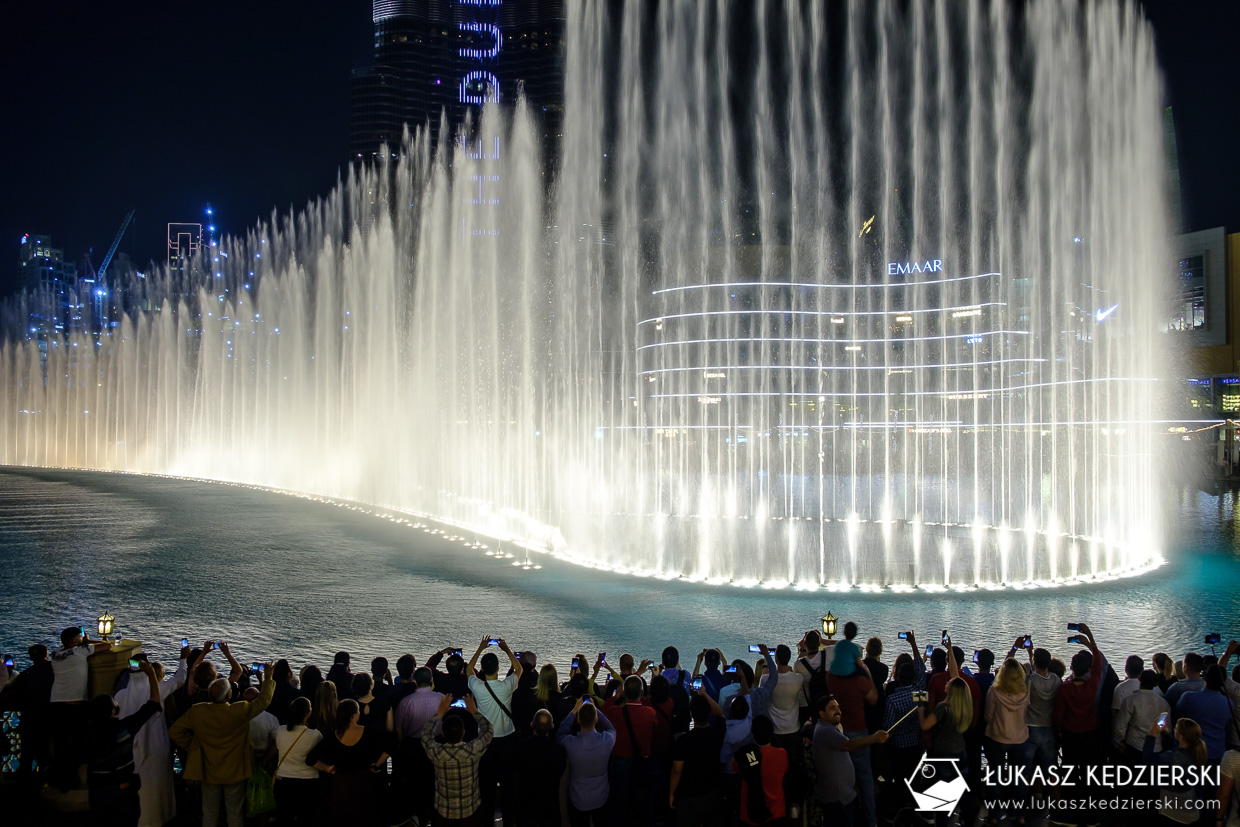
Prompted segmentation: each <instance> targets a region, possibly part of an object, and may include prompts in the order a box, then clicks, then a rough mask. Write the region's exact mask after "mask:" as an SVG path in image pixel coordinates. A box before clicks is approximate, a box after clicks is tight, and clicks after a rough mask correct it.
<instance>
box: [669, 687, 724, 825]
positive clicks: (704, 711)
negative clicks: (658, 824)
mask: <svg viewBox="0 0 1240 827" xmlns="http://www.w3.org/2000/svg"><path fill="white" fill-rule="evenodd" d="M689 715H690V717H691V718H692V719H693V727H692V728H691V729H690V730H689V732H687V733H686V734H685V735H684V737H682V738H680V739H678V740H677V741H676V744H675V745H674V746H673V747H672V767H671V774H670V776H669V777H668V787H667V801H668V806H669V807H670V808H671V809H672V810H674V811H675V812H676V824H677V825H678V826H679V827H713V825H715V824H718V823H719V819H720V817H721V816H722V815H723V813H722V810H721V808H720V807H719V795H718V790H719V785H720V783H721V782H722V781H723V777H722V775H721V773H720V767H719V748H720V747H721V746H723V736H724V733H725V732H726V729H725V726H724V722H723V710H722V709H720V708H719V704H717V703H715V701H714V700H713V699H712V698H711V697H710V693H709V692H707V691H706V686H705V684H703V686H702V688H701V689H699V690H698V691H697V692H696V693H694V696H693V700H691V701H690V702H689Z"/></svg>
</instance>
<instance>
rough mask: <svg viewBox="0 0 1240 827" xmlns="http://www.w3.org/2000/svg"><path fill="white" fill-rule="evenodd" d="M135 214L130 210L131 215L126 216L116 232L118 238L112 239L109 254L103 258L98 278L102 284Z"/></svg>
mask: <svg viewBox="0 0 1240 827" xmlns="http://www.w3.org/2000/svg"><path fill="white" fill-rule="evenodd" d="M134 212H135V210H130V211H129V214H128V215H126V216H125V220H124V221H122V222H121V228H120V229H119V230H117V231H116V238H114V239H112V246H111V247H109V248H108V254H107V255H106V256H104V257H103V263H102V264H100V265H99V271H98V274H97V275H96V278H97V279H98V280H99V282H100V283H102V282H103V277H104V276H105V275H107V272H108V265H109V264H111V263H112V256H114V255H116V248H117V247H119V246H121V239H122V238H124V236H125V230H128V229H129V222H131V221H133V214H134Z"/></svg>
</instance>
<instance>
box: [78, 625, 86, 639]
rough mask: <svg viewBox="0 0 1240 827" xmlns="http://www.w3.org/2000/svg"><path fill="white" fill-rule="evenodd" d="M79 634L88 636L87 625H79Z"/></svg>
mask: <svg viewBox="0 0 1240 827" xmlns="http://www.w3.org/2000/svg"><path fill="white" fill-rule="evenodd" d="M78 634H80V635H81V636H82V637H86V627H85V626H79V627H78Z"/></svg>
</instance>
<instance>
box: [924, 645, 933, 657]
mask: <svg viewBox="0 0 1240 827" xmlns="http://www.w3.org/2000/svg"><path fill="white" fill-rule="evenodd" d="M932 654H934V644H933V643H927V644H926V657H930V656H931V655H932Z"/></svg>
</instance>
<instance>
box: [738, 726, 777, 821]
mask: <svg viewBox="0 0 1240 827" xmlns="http://www.w3.org/2000/svg"><path fill="white" fill-rule="evenodd" d="M751 732H752V735H753V741H752V743H749V744H746V745H744V746H743V747H741V749H739V750H737V751H736V757H735V758H733V759H732V766H733V768H734V769H735V771H736V772H737V773H738V774H739V775H740V777H741V807H740V819H741V822H742V823H743V824H750V825H757V824H773V823H777V822H779V821H780V820H781V819H783V818H784V815H785V812H786V809H787V808H786V804H785V800H784V776H785V775H786V774H787V773H788V753H787V752H786V751H785V750H783V749H781V748H780V747H777V746H773V745H772V744H771V737H772V736H773V735H774V734H775V725H774V724H773V723H772V722H771V719H770V718H768V717H766V716H765V715H759V716H757V717H756V718H754V719H753V725H752V727H751Z"/></svg>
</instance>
